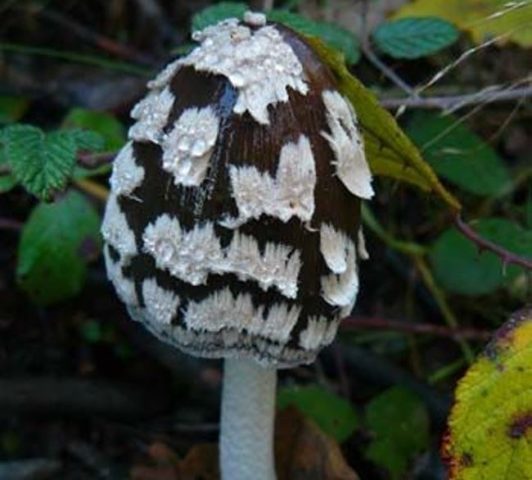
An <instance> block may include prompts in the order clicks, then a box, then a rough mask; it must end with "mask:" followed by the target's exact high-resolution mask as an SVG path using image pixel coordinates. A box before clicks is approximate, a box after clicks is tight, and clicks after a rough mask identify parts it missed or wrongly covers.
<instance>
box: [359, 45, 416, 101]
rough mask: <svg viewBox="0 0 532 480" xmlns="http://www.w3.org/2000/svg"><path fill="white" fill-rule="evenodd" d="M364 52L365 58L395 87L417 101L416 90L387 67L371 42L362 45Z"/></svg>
mask: <svg viewBox="0 0 532 480" xmlns="http://www.w3.org/2000/svg"><path fill="white" fill-rule="evenodd" d="M362 52H364V55H365V57H366V58H367V59H368V60H369V61H370V62H371V63H372V64H373V65H374V66H375V67H376V68H377V69H378V70H380V71H381V72H382V74H383V75H384V76H385V77H388V78H389V79H390V80H391V81H392V82H393V83H394V84H395V85H397V86H398V87H399V88H400V89H401V90H403V91H404V92H406V93H407V94H408V95H409V98H412V99H416V98H418V94H417V92H416V90H415V89H414V88H413V87H411V86H410V85H408V83H406V82H405V81H404V80H403V79H402V78H401V77H400V76H399V75H397V74H396V73H395V72H394V71H393V70H392V69H391V68H390V67H388V65H386V64H385V63H384V62H383V61H382V60H381V59H380V58H379V57H378V56H377V55H375V53H374V52H373V50H372V49H371V47H370V46H369V42H366V41H364V42H363V43H362Z"/></svg>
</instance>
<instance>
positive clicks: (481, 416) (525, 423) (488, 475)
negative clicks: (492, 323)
mask: <svg viewBox="0 0 532 480" xmlns="http://www.w3.org/2000/svg"><path fill="white" fill-rule="evenodd" d="M455 396H456V403H455V405H454V406H453V409H452V411H451V416H450V419H449V434H448V435H447V437H446V439H445V442H444V445H443V449H442V450H443V453H444V457H445V460H446V461H447V463H448V466H449V478H450V479H451V480H484V479H493V480H517V479H520V480H521V479H522V480H527V479H531V478H532V462H531V461H530V459H531V458H532V442H531V441H530V440H531V437H532V310H531V309H530V308H529V309H524V310H521V311H519V312H516V313H515V314H514V315H512V317H511V318H510V320H508V321H507V322H506V323H505V324H504V325H503V326H502V328H501V329H499V331H498V332H497V333H496V334H495V338H494V339H493V341H492V342H491V343H490V344H489V345H488V347H487V348H486V350H485V352H484V353H483V354H482V355H481V356H480V357H479V358H478V360H477V361H476V362H475V363H474V364H473V366H472V367H471V368H470V369H469V370H468V372H467V374H466V375H465V377H464V378H463V379H462V380H461V381H460V383H459V385H458V388H457V390H456V394H455Z"/></svg>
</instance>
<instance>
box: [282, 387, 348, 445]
mask: <svg viewBox="0 0 532 480" xmlns="http://www.w3.org/2000/svg"><path fill="white" fill-rule="evenodd" d="M277 405H278V407H279V408H280V409H282V408H285V407H288V406H289V405H292V406H294V407H296V408H297V409H298V410H299V411H301V412H302V413H304V414H305V415H306V416H308V417H309V418H311V419H312V420H314V421H315V422H316V423H317V424H318V425H319V427H320V428H321V429H322V430H323V431H324V432H325V433H327V434H328V435H331V436H332V437H334V438H335V439H336V440H338V442H343V441H344V440H346V439H347V438H348V437H349V436H350V435H351V434H352V433H353V432H354V430H355V429H356V428H357V427H358V424H359V421H358V416H357V414H356V412H355V410H354V409H353V407H352V405H351V404H350V403H349V402H348V401H346V400H344V399H343V398H340V397H338V396H337V395H335V394H333V393H331V392H329V391H327V390H324V389H323V388H321V387H319V386H317V385H309V386H306V387H289V388H283V389H281V391H280V392H279V395H278V397H277Z"/></svg>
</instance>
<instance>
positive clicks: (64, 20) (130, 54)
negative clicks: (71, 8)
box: [33, 5, 157, 66]
mask: <svg viewBox="0 0 532 480" xmlns="http://www.w3.org/2000/svg"><path fill="white" fill-rule="evenodd" d="M33 7H34V8H35V5H33ZM35 13H37V14H38V15H40V16H41V17H43V18H45V19H47V20H48V21H50V22H52V23H55V24H56V25H58V26H59V27H62V28H65V29H66V30H69V31H71V32H72V33H73V34H75V35H76V36H78V37H79V38H81V39H83V40H85V41H87V42H89V43H92V44H93V45H95V46H96V47H98V48H99V49H101V50H103V51H104V52H106V53H108V54H110V55H113V56H115V57H118V58H121V59H123V60H129V61H132V62H135V63H141V64H144V65H149V66H155V65H156V64H157V62H156V61H155V59H153V58H151V57H149V56H148V55H146V54H144V53H141V52H138V51H136V50H134V49H133V48H131V47H129V46H127V45H123V44H121V43H118V42H116V41H115V40H113V39H111V38H108V37H105V36H103V35H101V34H100V33H97V32H93V31H91V30H90V29H88V28H87V27H86V26H84V25H81V24H79V23H78V22H76V21H75V20H72V19H71V18H68V17H66V16H64V15H62V14H61V13H59V12H56V11H53V10H50V9H41V10H37V11H36V12H35Z"/></svg>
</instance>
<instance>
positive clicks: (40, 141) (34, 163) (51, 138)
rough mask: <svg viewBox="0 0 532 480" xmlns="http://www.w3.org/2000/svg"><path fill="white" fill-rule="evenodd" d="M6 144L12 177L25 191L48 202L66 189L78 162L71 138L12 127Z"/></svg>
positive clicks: (27, 126) (53, 133)
mask: <svg viewBox="0 0 532 480" xmlns="http://www.w3.org/2000/svg"><path fill="white" fill-rule="evenodd" d="M3 143H4V152H5V155H6V158H7V161H8V163H9V165H10V167H11V171H12V173H13V176H14V177H15V178H16V179H17V180H18V181H19V182H20V183H21V184H22V185H23V186H24V187H25V188H26V190H28V191H29V192H31V193H33V194H34V195H36V196H37V197H39V198H41V199H43V200H46V199H48V198H49V197H50V195H51V194H52V192H53V191H57V190H61V189H63V188H64V187H65V185H66V182H67V180H68V177H69V175H70V174H71V172H72V169H73V168H74V164H75V161H76V157H75V154H76V142H75V140H74V138H73V137H72V136H71V135H68V134H65V133H64V132H61V131H58V132H52V133H49V134H45V133H44V132H43V131H42V130H41V129H39V128H37V127H33V126H30V125H12V126H9V127H6V128H5V129H4V139H3Z"/></svg>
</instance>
